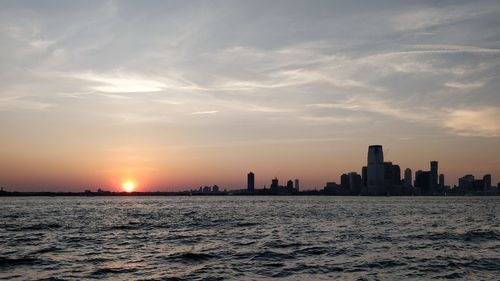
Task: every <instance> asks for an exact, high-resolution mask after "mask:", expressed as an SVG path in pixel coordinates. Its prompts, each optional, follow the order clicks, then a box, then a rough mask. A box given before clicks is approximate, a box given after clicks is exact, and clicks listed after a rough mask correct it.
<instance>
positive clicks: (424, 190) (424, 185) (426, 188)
mask: <svg viewBox="0 0 500 281" xmlns="http://www.w3.org/2000/svg"><path fill="white" fill-rule="evenodd" d="M430 178H431V172H430V171H421V170H419V171H417V172H416V173H415V187H416V188H418V190H419V193H420V195H432V191H431V187H430Z"/></svg>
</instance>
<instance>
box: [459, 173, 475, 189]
mask: <svg viewBox="0 0 500 281" xmlns="http://www.w3.org/2000/svg"><path fill="white" fill-rule="evenodd" d="M458 189H459V191H460V192H472V191H473V190H474V176H473V175H465V176H463V177H461V178H459V179H458Z"/></svg>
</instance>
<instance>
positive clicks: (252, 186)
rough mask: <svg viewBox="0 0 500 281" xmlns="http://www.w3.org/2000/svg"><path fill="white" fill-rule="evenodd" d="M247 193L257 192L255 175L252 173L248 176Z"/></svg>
mask: <svg viewBox="0 0 500 281" xmlns="http://www.w3.org/2000/svg"><path fill="white" fill-rule="evenodd" d="M247 191H248V192H250V193H253V192H254V191H255V175H254V174H253V173H252V172H250V173H248V175H247Z"/></svg>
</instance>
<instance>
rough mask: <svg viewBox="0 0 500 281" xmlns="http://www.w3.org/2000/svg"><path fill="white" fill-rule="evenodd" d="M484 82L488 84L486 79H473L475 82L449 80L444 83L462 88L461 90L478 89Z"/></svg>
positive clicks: (447, 85)
mask: <svg viewBox="0 0 500 281" xmlns="http://www.w3.org/2000/svg"><path fill="white" fill-rule="evenodd" d="M484 84H486V81H484V80H480V81H473V82H458V81H449V82H446V83H444V85H445V86H446V87H449V88H455V89H460V90H472V89H478V88H481V87H483V86H484Z"/></svg>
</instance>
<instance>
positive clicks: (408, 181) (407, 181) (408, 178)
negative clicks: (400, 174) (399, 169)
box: [404, 168, 412, 186]
mask: <svg viewBox="0 0 500 281" xmlns="http://www.w3.org/2000/svg"><path fill="white" fill-rule="evenodd" d="M404 183H405V186H412V176H411V169H410V168H406V169H405V180H404Z"/></svg>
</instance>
